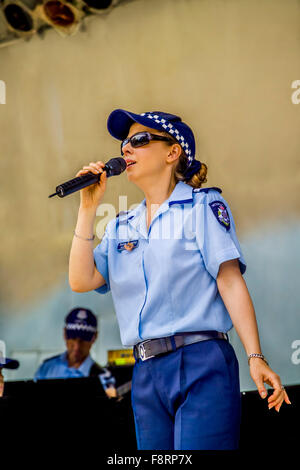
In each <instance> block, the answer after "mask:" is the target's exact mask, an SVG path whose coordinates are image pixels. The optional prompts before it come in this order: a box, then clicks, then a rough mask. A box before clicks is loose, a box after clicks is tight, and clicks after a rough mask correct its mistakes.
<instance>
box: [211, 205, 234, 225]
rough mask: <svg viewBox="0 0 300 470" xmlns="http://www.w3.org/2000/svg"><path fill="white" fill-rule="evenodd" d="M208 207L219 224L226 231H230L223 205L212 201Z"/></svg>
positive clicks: (228, 220)
mask: <svg viewBox="0 0 300 470" xmlns="http://www.w3.org/2000/svg"><path fill="white" fill-rule="evenodd" d="M209 205H210V208H211V210H212V211H213V213H214V215H215V217H216V219H217V221H218V222H219V224H220V225H222V227H225V228H226V230H227V231H228V230H230V218H229V215H228V212H227V208H226V206H225V204H224V203H223V202H221V201H213V202H210V203H209Z"/></svg>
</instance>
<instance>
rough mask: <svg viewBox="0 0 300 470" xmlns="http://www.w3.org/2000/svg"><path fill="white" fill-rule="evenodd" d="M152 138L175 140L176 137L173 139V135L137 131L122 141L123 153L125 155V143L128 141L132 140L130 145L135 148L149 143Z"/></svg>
mask: <svg viewBox="0 0 300 470" xmlns="http://www.w3.org/2000/svg"><path fill="white" fill-rule="evenodd" d="M150 140H165V141H170V142H174V139H172V137H164V136H162V135H157V134H150V132H137V133H136V134H134V135H132V136H131V137H128V138H127V139H125V140H123V142H122V143H121V155H123V147H124V145H126V144H128V142H130V145H131V146H132V147H133V148H137V147H142V146H143V145H147V144H149V142H150Z"/></svg>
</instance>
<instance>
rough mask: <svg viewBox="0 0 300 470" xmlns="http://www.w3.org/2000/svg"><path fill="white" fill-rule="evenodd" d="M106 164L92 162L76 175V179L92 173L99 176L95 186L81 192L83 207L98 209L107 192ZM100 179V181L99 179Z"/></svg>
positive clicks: (85, 188) (89, 186) (87, 187)
mask: <svg viewBox="0 0 300 470" xmlns="http://www.w3.org/2000/svg"><path fill="white" fill-rule="evenodd" d="M104 166H105V165H104V163H103V162H102V161H98V162H96V163H93V162H90V164H89V165H86V166H84V167H83V168H82V170H79V171H78V173H76V177H78V176H83V175H87V174H89V173H92V174H93V175H97V180H96V182H95V183H94V184H91V185H88V186H86V187H84V188H82V189H81V190H80V204H81V206H82V207H98V206H99V204H100V201H101V199H102V198H103V195H104V193H105V190H106V182H107V174H106V171H105V170H104ZM98 178H99V179H98Z"/></svg>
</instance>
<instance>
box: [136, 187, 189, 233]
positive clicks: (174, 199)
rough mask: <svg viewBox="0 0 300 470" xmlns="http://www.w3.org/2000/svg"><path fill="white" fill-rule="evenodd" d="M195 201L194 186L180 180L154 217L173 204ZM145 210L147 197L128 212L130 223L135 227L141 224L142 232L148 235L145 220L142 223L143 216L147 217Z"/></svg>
mask: <svg viewBox="0 0 300 470" xmlns="http://www.w3.org/2000/svg"><path fill="white" fill-rule="evenodd" d="M192 202H193V188H192V186H190V185H188V184H186V183H184V182H183V181H178V183H177V184H176V186H175V188H174V189H173V191H172V193H171V194H170V196H169V197H168V199H166V200H165V201H164V202H163V203H162V204H161V205H160V206H159V208H158V209H157V211H156V212H155V215H154V219H155V218H156V217H157V216H158V215H159V214H162V213H163V212H166V211H167V210H169V208H170V207H171V206H172V205H173V204H184V203H192ZM145 212H146V198H144V199H143V200H142V202H141V203H140V204H139V205H138V206H137V207H136V208H135V209H133V210H132V211H130V212H129V214H128V218H127V220H128V223H129V224H130V225H131V226H132V227H133V228H135V229H137V228H138V227H139V226H140V227H141V233H142V234H144V236H146V232H147V229H146V226H145V221H144V224H143V223H142V217H144V219H145ZM144 232H145V233H144Z"/></svg>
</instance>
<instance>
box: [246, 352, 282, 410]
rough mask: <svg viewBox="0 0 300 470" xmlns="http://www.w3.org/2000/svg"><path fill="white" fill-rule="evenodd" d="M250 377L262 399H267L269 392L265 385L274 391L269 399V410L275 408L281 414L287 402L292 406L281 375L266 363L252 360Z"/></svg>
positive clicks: (255, 359)
mask: <svg viewBox="0 0 300 470" xmlns="http://www.w3.org/2000/svg"><path fill="white" fill-rule="evenodd" d="M250 375H251V378H252V380H253V381H254V383H255V384H256V386H257V390H258V392H259V394H260V396H261V397H262V398H266V396H267V395H268V392H267V390H266V388H265V386H264V383H266V384H268V385H270V386H271V387H272V388H273V389H274V391H273V393H272V395H270V396H269V398H268V408H269V410H270V409H271V408H273V407H275V410H276V411H278V412H279V410H280V407H281V405H282V403H283V402H284V401H285V403H287V404H288V405H291V402H290V400H289V397H288V394H287V393H286V391H285V389H284V387H283V386H282V383H281V380H280V377H279V375H277V374H276V373H275V372H274V371H273V370H272V369H271V368H270V367H269V366H268V365H267V364H266V362H265V361H263V360H262V359H259V358H251V359H250Z"/></svg>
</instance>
